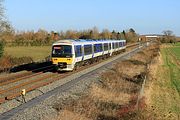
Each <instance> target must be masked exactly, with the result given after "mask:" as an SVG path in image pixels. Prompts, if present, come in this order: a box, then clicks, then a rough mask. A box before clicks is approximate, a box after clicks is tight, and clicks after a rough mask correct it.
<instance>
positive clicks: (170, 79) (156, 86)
mask: <svg viewBox="0 0 180 120" xmlns="http://www.w3.org/2000/svg"><path fill="white" fill-rule="evenodd" d="M176 48H177V47H174V46H168V47H167V46H165V47H162V48H161V55H162V56H161V60H160V61H161V62H160V63H159V64H157V70H156V71H157V72H156V73H155V76H154V78H153V80H152V81H151V82H152V85H151V92H150V95H149V96H150V104H149V106H150V107H151V110H152V111H153V115H152V116H154V117H155V118H156V119H173V120H174V119H180V74H179V73H180V67H179V66H178V65H177V59H176V60H175V58H174V56H176V57H177V58H178V57H179V56H178V55H177V54H179V53H178V51H179V49H176ZM151 71H153V69H152V70H151Z"/></svg>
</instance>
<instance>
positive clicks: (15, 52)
mask: <svg viewBox="0 0 180 120" xmlns="http://www.w3.org/2000/svg"><path fill="white" fill-rule="evenodd" d="M50 53H51V46H32V47H31V46H28V47H25V46H18V47H5V54H6V55H10V56H12V57H16V58H21V57H31V58H32V59H33V61H39V60H43V59H44V58H45V57H47V56H49V55H50Z"/></svg>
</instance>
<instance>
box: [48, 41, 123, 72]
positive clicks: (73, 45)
mask: <svg viewBox="0 0 180 120" xmlns="http://www.w3.org/2000/svg"><path fill="white" fill-rule="evenodd" d="M125 49H126V40H86V39H77V40H71V39H70V40H59V41H56V42H55V43H53V44H52V54H51V60H52V64H54V65H55V68H56V70H58V71H73V70H76V69H77V68H78V67H80V66H82V65H83V66H84V65H86V64H91V63H93V62H97V61H99V60H100V59H106V58H108V57H110V56H112V55H113V54H118V53H120V52H122V51H125Z"/></svg>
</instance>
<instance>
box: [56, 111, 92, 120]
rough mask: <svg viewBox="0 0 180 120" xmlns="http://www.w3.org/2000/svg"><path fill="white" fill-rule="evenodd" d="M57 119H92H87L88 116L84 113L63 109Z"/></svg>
mask: <svg viewBox="0 0 180 120" xmlns="http://www.w3.org/2000/svg"><path fill="white" fill-rule="evenodd" d="M57 120H92V119H89V118H87V117H85V116H84V115H80V114H78V113H74V112H72V111H68V110H63V111H61V113H60V115H59V117H58V118H57Z"/></svg>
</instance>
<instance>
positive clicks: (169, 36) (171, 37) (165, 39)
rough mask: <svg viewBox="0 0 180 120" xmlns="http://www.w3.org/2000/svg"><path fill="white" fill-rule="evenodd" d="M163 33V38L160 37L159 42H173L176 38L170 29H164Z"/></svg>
mask: <svg viewBox="0 0 180 120" xmlns="http://www.w3.org/2000/svg"><path fill="white" fill-rule="evenodd" d="M163 34H164V35H163V38H162V39H161V42H165V43H174V42H175V41H176V38H175V36H174V35H173V31H171V30H164V31H163Z"/></svg>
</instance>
